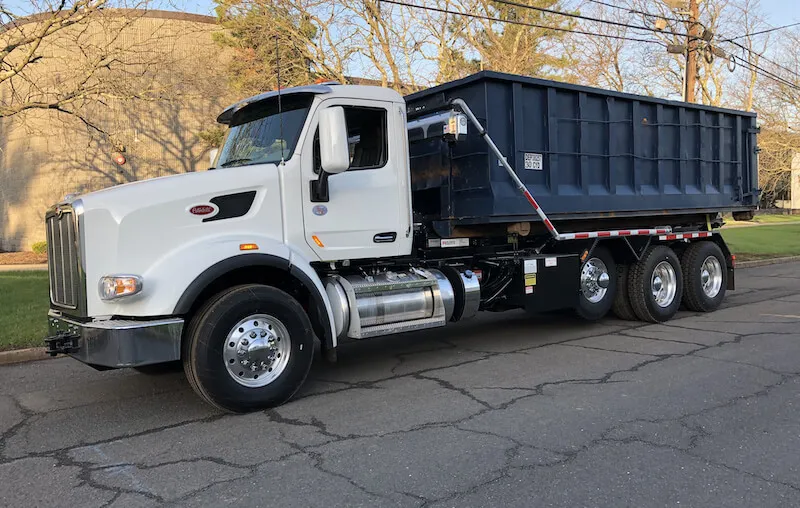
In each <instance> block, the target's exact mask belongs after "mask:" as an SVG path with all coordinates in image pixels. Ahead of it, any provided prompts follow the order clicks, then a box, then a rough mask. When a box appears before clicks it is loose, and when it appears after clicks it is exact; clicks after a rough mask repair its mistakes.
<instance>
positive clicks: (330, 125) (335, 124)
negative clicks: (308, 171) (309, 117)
mask: <svg viewBox="0 0 800 508" xmlns="http://www.w3.org/2000/svg"><path fill="white" fill-rule="evenodd" d="M319 154H320V161H321V162H322V170H323V171H324V172H326V173H330V174H331V175H336V174H339V173H342V172H344V171H347V168H349V167H350V148H349V146H348V144H347V121H346V120H345V118H344V108H342V107H341V106H334V107H331V108H327V109H323V110H322V111H321V112H320V115H319Z"/></svg>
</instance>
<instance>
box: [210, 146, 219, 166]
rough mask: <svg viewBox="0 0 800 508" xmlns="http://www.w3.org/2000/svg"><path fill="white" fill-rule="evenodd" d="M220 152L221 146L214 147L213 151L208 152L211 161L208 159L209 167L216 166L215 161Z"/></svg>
mask: <svg viewBox="0 0 800 508" xmlns="http://www.w3.org/2000/svg"><path fill="white" fill-rule="evenodd" d="M218 153H219V148H212V149H211V151H210V152H208V158H209V161H208V164H209V166H208V167H209V168H213V167H214V161H215V160H217V154H218Z"/></svg>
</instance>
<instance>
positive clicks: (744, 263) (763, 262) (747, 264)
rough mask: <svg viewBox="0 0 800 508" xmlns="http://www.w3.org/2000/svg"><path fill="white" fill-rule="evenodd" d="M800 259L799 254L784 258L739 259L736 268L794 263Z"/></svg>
mask: <svg viewBox="0 0 800 508" xmlns="http://www.w3.org/2000/svg"><path fill="white" fill-rule="evenodd" d="M796 261H800V256H788V257H785V258H770V259H756V260H753V261H739V262H737V263H736V268H755V267H757V266H769V265H780V264H783V263H794V262H796Z"/></svg>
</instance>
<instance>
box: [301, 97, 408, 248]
mask: <svg viewBox="0 0 800 508" xmlns="http://www.w3.org/2000/svg"><path fill="white" fill-rule="evenodd" d="M333 106H341V107H343V108H344V112H345V120H346V123H347V134H348V145H349V150H350V167H349V168H348V169H347V171H345V172H343V173H339V174H337V175H329V177H328V200H327V201H319V200H318V199H317V200H316V201H314V200H312V196H311V182H312V181H314V180H317V179H318V178H319V174H320V171H321V169H320V166H321V165H320V157H319V113H320V111H322V109H323V108H328V107H333ZM397 115H401V112H400V110H399V108H398V106H397V105H396V104H393V103H391V102H385V103H384V102H379V101H372V100H369V101H368V100H355V99H346V100H343V99H342V100H339V99H329V100H326V101H324V102H322V104H321V105H320V107H319V108H317V110H316V111H315V113H314V117H313V118H312V120H311V123H310V125H309V127H310V129H309V131H308V132H309V135H308V136H307V137H306V141H305V143H306V144H305V145H304V147H303V151H302V163H301V167H302V172H303V178H302V187H303V189H302V194H303V223H304V225H305V237H306V242H307V243H308V245H309V247H310V248H311V249H312V250H313V251H314V252H315V253H316V254H317V255H318V256H319V257H320V258H321V259H322V260H325V261H338V260H344V259H363V258H378V257H389V256H397V255H400V254H407V253H408V251H409V250H410V241H411V239H410V238H409V233H410V226H411V223H410V210H409V204H408V202H409V198H408V196H409V192H410V188H409V183H408V180H409V177H408V166H407V157H405V152H404V151H403V150H402V149H401V147H400V146H398V142H399V143H403V142H404V140H405V139H406V137H405V136H406V132H405V128H404V122H403V119H402V118H398V116H397ZM401 124H402V127H403V128H402V130H401V131H400V128H399V127H400V126H401ZM397 131H400V132H397Z"/></svg>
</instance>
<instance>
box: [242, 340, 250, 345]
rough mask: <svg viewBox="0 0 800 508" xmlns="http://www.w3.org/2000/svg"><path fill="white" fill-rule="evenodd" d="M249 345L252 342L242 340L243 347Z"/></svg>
mask: <svg viewBox="0 0 800 508" xmlns="http://www.w3.org/2000/svg"><path fill="white" fill-rule="evenodd" d="M248 344H250V341H249V340H247V339H242V345H243V346H246V345H248Z"/></svg>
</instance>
